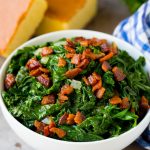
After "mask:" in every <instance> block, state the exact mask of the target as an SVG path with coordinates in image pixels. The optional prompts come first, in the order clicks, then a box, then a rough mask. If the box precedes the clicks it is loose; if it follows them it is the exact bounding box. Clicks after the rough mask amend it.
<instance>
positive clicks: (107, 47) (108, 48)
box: [101, 43, 110, 53]
mask: <svg viewBox="0 0 150 150" xmlns="http://www.w3.org/2000/svg"><path fill="white" fill-rule="evenodd" d="M101 49H102V51H103V52H104V53H107V52H109V51H110V47H109V46H108V44H107V43H103V44H101Z"/></svg>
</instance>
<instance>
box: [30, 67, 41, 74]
mask: <svg viewBox="0 0 150 150" xmlns="http://www.w3.org/2000/svg"><path fill="white" fill-rule="evenodd" d="M41 73H42V72H41V70H40V69H39V68H37V69H34V70H31V71H30V73H29V75H30V76H39V75H40V74H41Z"/></svg>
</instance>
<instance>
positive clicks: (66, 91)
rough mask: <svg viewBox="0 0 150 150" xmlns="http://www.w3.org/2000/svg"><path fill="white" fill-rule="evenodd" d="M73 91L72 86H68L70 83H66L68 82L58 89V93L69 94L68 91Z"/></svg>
mask: <svg viewBox="0 0 150 150" xmlns="http://www.w3.org/2000/svg"><path fill="white" fill-rule="evenodd" d="M72 92H73V87H72V86H70V85H68V84H65V85H64V86H63V87H62V88H61V91H60V93H61V94H64V95H65V94H67V95H68V94H70V93H72Z"/></svg>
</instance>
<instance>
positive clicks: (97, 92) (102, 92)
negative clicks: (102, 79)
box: [96, 87, 106, 99]
mask: <svg viewBox="0 0 150 150" xmlns="http://www.w3.org/2000/svg"><path fill="white" fill-rule="evenodd" d="M105 91H106V89H105V88H104V87H101V88H100V89H99V90H97V91H96V97H97V98H99V99H101V98H102V97H103V95H104V93H105Z"/></svg>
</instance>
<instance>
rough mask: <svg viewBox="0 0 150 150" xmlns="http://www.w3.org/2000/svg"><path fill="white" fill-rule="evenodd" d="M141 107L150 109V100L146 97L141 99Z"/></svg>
mask: <svg viewBox="0 0 150 150" xmlns="http://www.w3.org/2000/svg"><path fill="white" fill-rule="evenodd" d="M140 107H141V108H143V109H145V110H148V109H149V108H150V107H149V103H148V99H147V98H146V97H145V96H142V98H141V101H140Z"/></svg>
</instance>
